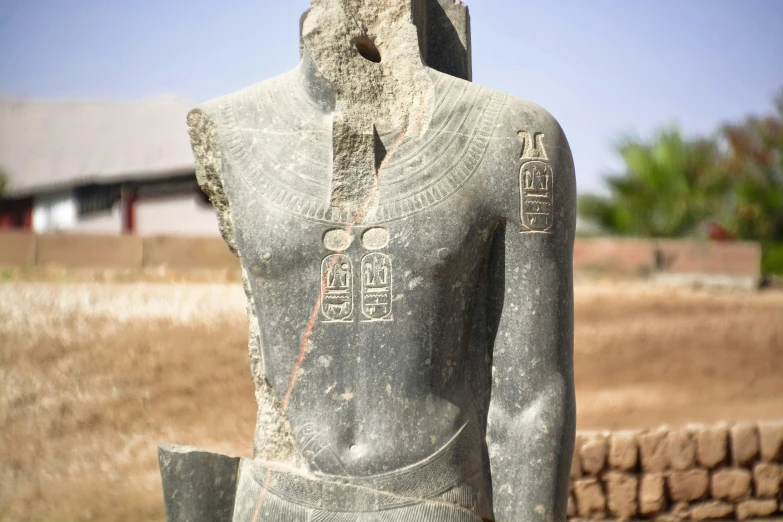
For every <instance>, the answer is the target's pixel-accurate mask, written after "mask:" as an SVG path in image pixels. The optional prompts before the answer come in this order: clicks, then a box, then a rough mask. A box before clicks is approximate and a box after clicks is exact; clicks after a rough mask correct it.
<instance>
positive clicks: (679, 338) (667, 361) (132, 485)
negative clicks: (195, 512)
mask: <svg viewBox="0 0 783 522" xmlns="http://www.w3.org/2000/svg"><path fill="white" fill-rule="evenodd" d="M246 341H247V335H246V330H245V318H244V298H243V295H242V292H241V289H240V288H239V286H238V285H219V284H173V285H165V284H149V283H138V284H135V283H128V284H90V283H81V284H65V283H63V284H56V283H34V282H17V283H6V284H3V285H0V383H2V386H0V520H3V521H10V520H20V521H21V520H25V521H33V520H41V521H47V522H54V521H77V520H79V521H81V520H84V521H86V520H96V521H101V522H103V521H120V520H122V521H129V522H130V521H133V522H141V521H147V520H150V521H151V520H156V521H162V520H164V514H163V505H162V497H161V493H160V479H159V475H158V469H157V458H156V445H157V444H158V443H160V442H173V443H180V444H191V445H198V446H203V447H207V448H210V449H213V450H217V451H223V452H226V453H232V454H238V455H249V454H250V451H251V436H252V430H253V423H254V417H255V408H254V403H253V398H252V397H253V393H252V387H251V384H250V382H249V371H248V368H247V361H246V355H245V351H246ZM576 383H577V400H578V408H579V418H578V423H579V428H581V429H600V428H620V427H645V426H653V425H658V424H662V423H669V424H674V425H676V424H684V423H688V422H709V421H717V420H731V419H768V418H781V417H783V293H781V292H763V293H758V294H750V293H710V292H705V291H689V290H672V289H664V288H654V287H649V286H642V285H637V284H580V285H578V286H577V291H576Z"/></svg>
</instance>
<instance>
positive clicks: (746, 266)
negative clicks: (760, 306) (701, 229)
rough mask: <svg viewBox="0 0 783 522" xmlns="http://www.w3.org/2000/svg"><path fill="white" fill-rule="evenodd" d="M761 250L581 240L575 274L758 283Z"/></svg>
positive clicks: (720, 245) (719, 244)
mask: <svg viewBox="0 0 783 522" xmlns="http://www.w3.org/2000/svg"><path fill="white" fill-rule="evenodd" d="M760 270H761V247H760V245H759V244H758V243H752V242H743V241H737V242H713V241H698V240H661V241H655V240H649V239H615V238H596V239H586V238H579V239H577V240H576V243H575V244H574V271H576V272H594V273H598V274H610V275H611V274H613V275H625V276H648V275H652V274H655V273H666V274H675V275H682V274H706V275H722V276H728V277H748V278H752V279H755V280H758V278H759V277H760Z"/></svg>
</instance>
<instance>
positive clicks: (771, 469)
mask: <svg viewBox="0 0 783 522" xmlns="http://www.w3.org/2000/svg"><path fill="white" fill-rule="evenodd" d="M781 481H783V465H780V464H770V463H769V462H759V463H758V464H756V465H755V466H754V467H753V483H754V484H755V486H756V490H755V491H756V496H757V497H760V498H776V497H777V496H778V493H780V483H781Z"/></svg>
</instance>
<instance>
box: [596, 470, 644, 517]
mask: <svg viewBox="0 0 783 522" xmlns="http://www.w3.org/2000/svg"><path fill="white" fill-rule="evenodd" d="M604 483H605V484H606V499H607V505H608V506H609V512H610V513H611V514H612V515H613V516H614V518H617V519H620V520H628V519H630V518H633V517H634V516H635V515H636V513H637V512H638V511H639V504H638V502H637V500H636V493H637V490H638V489H639V479H638V478H637V477H636V476H635V475H631V474H629V473H621V472H619V471H610V472H608V473H607V474H606V475H604Z"/></svg>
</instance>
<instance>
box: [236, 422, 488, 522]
mask: <svg viewBox="0 0 783 522" xmlns="http://www.w3.org/2000/svg"><path fill="white" fill-rule="evenodd" d="M480 448H481V439H480V436H479V434H478V433H477V429H476V427H475V426H473V425H468V424H466V425H464V426H463V427H462V428H461V429H460V430H459V432H457V434H456V435H455V436H454V437H452V439H451V440H450V441H449V442H448V443H447V444H445V445H444V446H443V447H442V448H441V449H440V450H438V451H437V452H436V453H434V454H433V455H431V456H430V457H427V458H426V459H424V460H422V461H421V462H417V463H416V464H413V465H411V466H408V467H405V468H402V469H399V470H396V471H393V472H389V473H383V474H379V475H371V476H366V477H339V476H330V475H321V474H319V475H303V474H298V473H297V472H296V471H292V470H286V469H284V468H280V467H278V466H274V465H271V464H268V463H265V462H262V461H250V460H243V461H242V464H241V467H240V477H239V489H240V493H239V494H238V495H237V498H240V496H244V497H245V498H247V496H246V495H248V494H249V496H250V497H251V498H252V497H253V496H254V495H253V494H252V493H251V492H250V491H248V490H257V491H258V498H259V499H261V498H262V497H263V496H267V497H268V496H269V495H270V494H271V495H273V496H274V497H277V499H280V500H283V501H286V503H291V504H292V505H294V506H299V507H302V508H312V509H315V510H319V511H330V512H365V513H367V512H376V511H381V510H387V509H394V508H400V507H404V506H412V505H415V504H421V503H422V502H426V501H433V502H434V503H442V504H443V505H444V507H448V506H449V505H451V506H452V509H454V508H456V509H457V510H458V511H460V512H462V515H461V516H460V518H458V519H453V520H462V519H463V518H462V517H463V516H464V515H465V514H466V513H467V514H468V515H469V518H467V519H465V520H471V521H472V520H481V516H482V515H483V516H485V517H487V518H489V516H490V515H491V508H489V498H488V494H487V492H486V489H487V488H486V485H485V484H484V482H485V480H484V475H483V473H482V465H481V458H480ZM243 490H244V491H243ZM262 501H263V500H262ZM272 502H273V503H274V502H275V500H272ZM247 507H249V506H247ZM466 510H467V511H466ZM470 512H473V513H470ZM235 520H236V519H235ZM438 520H441V519H440V518H438ZM443 520H452V519H443Z"/></svg>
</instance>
